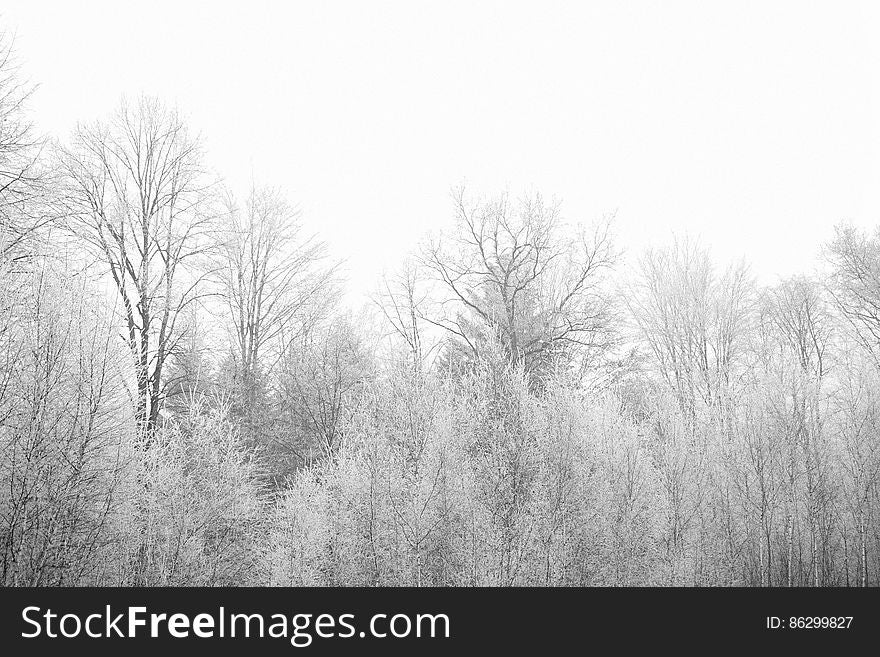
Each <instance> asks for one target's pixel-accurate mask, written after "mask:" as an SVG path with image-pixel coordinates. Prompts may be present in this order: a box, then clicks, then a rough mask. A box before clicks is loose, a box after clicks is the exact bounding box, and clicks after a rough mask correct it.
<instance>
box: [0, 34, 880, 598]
mask: <svg viewBox="0 0 880 657" xmlns="http://www.w3.org/2000/svg"><path fill="white" fill-rule="evenodd" d="M32 89H33V87H32V86H31V85H30V83H29V82H27V81H26V80H25V79H24V78H23V76H22V74H21V71H20V69H19V66H18V64H17V59H16V53H15V49H14V47H13V44H12V40H11V39H10V38H9V37H8V36H5V37H3V40H2V45H0V451H2V457H0V553H2V556H0V582H2V583H3V584H4V585H6V586H62V585H63V586H70V585H93V586H124V585H126V586H156V585H160V586H240V585H273V586H275V585H280V586H312V585H316V586H493V587H494V586H592V585H604V586H633V585H648V586H876V585H877V584H880V474H878V470H880V440H878V439H880V360H878V359H880V231H877V232H873V233H870V232H865V231H862V230H860V229H858V228H855V227H854V226H852V225H850V224H847V223H837V224H836V225H835V222H837V221H839V218H837V217H829V218H828V221H829V223H828V226H829V228H828V236H827V241H826V243H824V244H817V245H816V254H815V258H816V272H818V273H812V274H806V273H805V274H804V275H798V276H794V277H789V278H784V279H781V280H779V281H778V282H775V283H773V284H772V285H759V284H758V282H757V281H756V279H755V277H754V276H753V275H752V274H751V273H750V270H749V267H748V264H747V261H746V260H743V261H742V262H741V263H739V264H734V265H731V266H728V267H719V266H717V265H716V264H715V263H714V262H713V260H712V257H711V254H710V253H709V251H708V249H706V248H705V247H704V246H702V245H701V243H700V241H699V240H698V239H696V238H692V237H677V238H670V240H669V242H668V243H666V244H663V245H658V246H656V247H652V248H651V249H648V250H646V251H645V252H644V253H641V254H636V255H637V257H635V258H634V259H633V261H632V262H633V263H634V264H632V265H630V264H627V262H626V261H625V259H624V258H623V253H624V252H625V247H626V245H625V244H619V243H617V242H616V240H615V224H614V217H613V216H612V215H608V216H606V217H599V218H592V219H591V218H586V219H587V220H589V221H585V222H584V223H578V222H577V221H574V220H572V219H569V218H567V217H566V216H565V213H564V205H562V204H561V203H559V202H557V201H555V200H548V199H547V198H544V197H542V196H541V195H540V194H537V193H532V192H529V193H519V192H517V191H504V190H472V189H465V188H458V187H456V188H453V189H452V190H451V193H450V198H449V222H448V224H447V225H446V227H445V228H444V230H442V231H439V232H437V234H433V235H426V236H425V238H424V239H423V240H422V242H421V244H420V246H419V247H418V248H417V249H415V250H414V251H413V252H412V253H410V254H406V256H405V257H404V254H401V261H400V263H397V264H395V265H394V267H392V268H390V269H389V271H388V273H387V274H386V275H385V276H384V277H383V278H382V279H381V280H379V281H376V284H375V285H374V293H373V295H372V298H371V299H370V300H369V301H368V302H366V303H363V304H360V305H358V304H352V303H351V302H350V300H349V299H348V298H347V297H346V294H345V289H346V288H345V285H346V281H345V277H344V275H343V273H342V268H341V263H340V262H338V261H335V260H334V259H333V258H332V257H331V256H330V253H331V251H330V249H329V247H328V244H327V243H326V242H324V241H323V240H322V238H321V236H320V235H314V234H311V233H309V232H308V231H307V230H306V229H305V228H304V225H303V221H302V216H301V213H300V211H299V210H298V209H297V205H296V202H295V199H291V198H288V197H287V196H286V193H285V192H284V191H283V190H280V189H276V188H272V187H268V186H261V185H260V184H259V182H255V183H254V184H253V185H252V186H251V188H250V189H247V190H232V189H231V188H230V187H229V186H228V185H227V184H225V183H224V182H223V181H222V180H221V179H220V178H219V177H218V176H217V175H216V174H214V173H213V172H211V171H210V170H209V169H208V167H207V166H206V165H205V153H204V149H203V146H202V144H201V141H200V140H199V138H198V137H197V136H196V135H195V134H194V132H193V131H191V130H190V129H188V127H187V125H186V121H185V120H184V118H183V117H182V114H181V113H180V112H179V111H178V110H176V109H175V108H174V107H172V106H170V105H168V104H166V103H164V102H163V101H161V100H159V99H155V98H150V97H141V98H135V99H128V100H124V101H122V102H121V103H120V104H119V105H118V106H117V107H116V108H113V107H108V108H107V114H106V115H105V116H104V117H83V119H84V121H83V122H82V123H81V124H79V127H78V128H77V129H76V130H75V131H74V132H73V133H72V134H70V135H58V136H52V137H49V136H46V135H43V134H42V133H41V132H40V129H39V126H38V125H34V124H33V122H32V120H31V115H30V111H29V106H28V100H29V97H30V95H31V92H32ZM439 182H440V183H443V182H444V181H439ZM647 219H648V218H646V220H647ZM756 239H759V238H757V237H756ZM780 248H785V245H780ZM746 255H747V254H746Z"/></svg>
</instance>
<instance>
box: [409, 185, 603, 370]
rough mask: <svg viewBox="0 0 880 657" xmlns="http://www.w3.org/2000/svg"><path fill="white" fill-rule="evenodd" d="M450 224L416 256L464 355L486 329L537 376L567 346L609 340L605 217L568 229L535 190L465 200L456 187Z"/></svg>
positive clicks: (567, 351)
mask: <svg viewBox="0 0 880 657" xmlns="http://www.w3.org/2000/svg"><path fill="white" fill-rule="evenodd" d="M453 199H454V203H455V214H456V229H455V232H454V233H452V234H449V235H441V236H440V238H439V239H435V240H433V241H429V242H428V243H427V244H425V246H424V248H423V249H422V254H421V261H422V263H423V264H424V265H425V266H426V267H427V269H428V271H430V272H432V273H433V275H434V278H435V280H436V282H437V283H438V284H439V287H440V288H441V290H443V297H444V298H443V299H442V302H441V305H442V306H443V308H444V311H443V312H442V313H441V316H440V317H439V318H434V319H431V321H432V322H433V323H435V324H436V325H438V326H440V327H442V328H443V329H445V330H446V331H447V332H449V333H450V334H451V335H452V336H454V337H455V339H456V343H457V344H458V345H459V346H460V347H462V348H463V349H464V351H465V352H469V353H470V356H471V357H474V356H479V355H480V354H481V352H484V351H485V344H484V343H485V340H484V338H483V336H484V335H486V331H488V332H489V334H490V335H492V338H494V340H497V341H499V342H500V344H501V347H502V350H503V351H504V356H503V358H504V360H505V361H506V362H508V363H510V364H514V365H518V366H523V367H524V368H525V370H526V371H527V372H529V374H530V376H531V378H532V379H533V380H538V379H541V378H543V376H544V375H545V374H546V373H547V370H549V368H550V367H552V366H553V365H554V364H555V363H556V362H558V361H559V360H560V359H569V360H571V359H572V358H573V357H574V353H573V352H580V354H581V355H583V354H589V355H595V353H596V352H602V351H604V350H605V349H606V348H607V347H608V346H610V344H611V337H612V332H611V315H612V313H611V312H610V306H611V300H610V298H609V297H608V296H607V295H605V294H603V288H602V282H603V278H604V276H603V275H604V273H605V272H606V271H607V270H608V269H610V268H611V266H612V265H613V263H614V259H615V257H614V256H615V254H614V251H613V248H612V245H611V234H610V226H609V223H608V222H605V223H603V224H601V225H600V226H598V227H597V228H596V229H595V230H593V231H592V232H590V231H586V230H581V231H580V232H579V233H578V234H577V235H576V237H575V238H574V239H572V236H571V235H567V234H565V232H564V230H563V225H562V220H561V217H560V213H559V207H558V206H557V205H552V204H547V203H545V202H544V200H543V199H542V198H541V196H540V195H535V196H533V197H527V198H524V199H522V200H521V201H519V202H514V201H511V199H510V198H509V197H508V196H507V195H502V196H500V197H499V198H497V199H494V200H491V201H485V202H472V201H471V200H470V199H468V197H467V196H466V195H465V192H464V190H463V189H458V190H456V191H455V192H454V193H453Z"/></svg>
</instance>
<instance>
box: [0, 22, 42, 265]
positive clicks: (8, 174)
mask: <svg viewBox="0 0 880 657" xmlns="http://www.w3.org/2000/svg"><path fill="white" fill-rule="evenodd" d="M32 92H33V87H32V86H30V85H28V84H27V83H26V82H24V81H22V80H21V79H20V74H19V67H18V65H17V63H16V61H15V52H14V48H13V43H12V39H11V38H10V37H9V36H8V35H7V34H5V33H3V32H0V256H2V255H5V254H9V253H12V252H13V250H15V249H16V248H17V247H19V246H20V245H21V244H22V243H23V242H24V241H25V240H26V238H27V237H28V236H30V235H31V234H32V233H33V232H34V231H35V230H36V229H38V228H39V227H41V226H42V225H44V224H46V223H47V222H48V221H49V220H50V219H51V214H50V213H48V212H46V208H45V204H44V202H43V201H44V199H43V195H42V193H43V191H44V190H43V189H42V186H41V184H40V183H41V181H42V173H41V171H40V169H39V167H38V160H39V156H40V151H41V148H40V147H41V139H39V138H38V137H37V136H35V135H34V129H33V126H32V124H31V122H30V121H29V120H28V119H27V117H26V114H25V104H26V102H27V100H28V98H29V97H30V95H31V93H32Z"/></svg>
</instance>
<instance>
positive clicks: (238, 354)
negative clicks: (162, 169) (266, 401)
mask: <svg viewBox="0 0 880 657" xmlns="http://www.w3.org/2000/svg"><path fill="white" fill-rule="evenodd" d="M224 216H225V218H226V221H225V230H224V231H223V232H222V233H221V235H222V246H221V248H220V249H219V251H218V265H217V267H216V272H217V277H218V279H219V284H220V298H221V299H222V305H223V307H224V311H225V313H227V316H228V326H229V329H230V330H229V332H230V340H231V343H232V361H233V362H232V365H233V371H232V376H233V379H234V382H233V383H234V386H235V392H236V396H237V406H238V409H239V411H241V412H242V413H243V415H244V418H245V424H246V425H247V426H248V427H249V429H250V433H252V434H253V433H254V432H255V430H256V427H255V426H253V425H254V422H253V420H254V419H255V417H256V415H259V414H260V408H259V407H260V403H259V401H260V400H259V399H258V398H257V397H258V392H259V388H260V386H261V385H262V379H263V377H265V376H267V375H268V374H269V373H270V371H271V370H272V368H273V367H274V365H275V364H276V363H277V362H278V360H279V358H280V356H281V353H282V352H284V351H285V350H286V346H285V345H286V343H288V342H291V341H296V339H297V337H298V336H300V335H302V334H303V333H304V332H307V331H308V330H309V328H310V327H311V326H313V325H314V323H315V322H316V321H317V320H318V319H319V318H320V317H322V316H323V315H324V314H325V313H326V311H327V309H328V307H329V306H330V304H331V303H332V302H333V301H334V300H335V298H336V285H335V272H336V266H335V265H333V264H330V263H329V262H328V259H327V258H328V255H327V245H326V244H325V243H324V242H322V241H320V240H319V239H317V238H316V237H315V236H313V235H307V234H305V232H304V230H303V227H302V223H301V220H300V214H299V211H298V210H297V209H296V208H294V207H293V206H291V205H290V204H289V203H288V202H287V200H285V198H284V197H283V196H282V195H281V193H280V192H279V191H277V190H274V189H270V188H265V187H260V188H258V187H253V188H252V189H251V192H250V194H249V195H248V197H247V200H246V201H245V204H244V207H243V208H242V207H240V206H239V205H238V204H237V203H236V201H235V199H234V198H233V197H232V195H231V194H229V195H227V198H226V212H225V215H224Z"/></svg>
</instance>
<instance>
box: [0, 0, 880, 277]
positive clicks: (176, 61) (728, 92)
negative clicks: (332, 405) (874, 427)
mask: <svg viewBox="0 0 880 657" xmlns="http://www.w3.org/2000/svg"><path fill="white" fill-rule="evenodd" d="M588 5H589V6H588ZM878 5H880V3H877V2H865V3H857V2H851V3H847V2H839V1H837V2H828V3H821V2H812V1H811V2H768V1H763V2H745V1H743V0H737V2H727V3H718V2H671V1H664V2H659V1H658V2H620V1H618V2H602V3H599V2H594V3H587V2H568V3H552V2H547V1H546V0H542V1H541V2H537V1H535V2H529V3H525V2H509V1H508V2H475V1H474V0H471V1H469V2H451V1H449V0H444V1H442V2H419V1H416V0H408V1H399V2H377V1H376V0H371V1H369V2H366V1H361V2H329V1H326V0H325V1H320V2H317V1H316V2H296V1H287V2H281V1H277V2H267V3H261V2H254V1H252V0H251V1H248V2H235V3H232V2H220V1H217V0H214V1H212V2H204V3H196V2H184V1H182V0H177V1H176V2H155V1H152V0H151V1H150V2H139V3H133V2H120V1H119V0H116V1H113V2H94V1H91V2H72V1H70V0H68V1H67V2H47V1H45V0H41V1H39V2H34V1H33V0H4V2H3V4H2V8H0V14H2V16H0V20H2V22H3V28H4V29H6V30H7V31H11V32H13V33H14V34H15V35H16V45H17V51H18V55H19V59H20V60H21V62H22V64H23V68H24V72H25V73H26V75H27V77H29V78H30V79H31V80H32V81H33V82H36V83H39V85H40V86H39V89H38V91H37V93H36V95H35V96H34V97H33V102H32V109H33V111H34V117H35V120H36V122H37V123H38V125H39V126H40V128H41V129H42V130H43V131H44V132H46V133H48V134H50V135H54V136H61V137H64V136H65V135H68V134H69V133H70V131H71V129H72V128H73V127H74V125H75V124H76V122H77V121H80V120H92V119H95V118H98V117H102V116H106V115H107V114H108V113H109V112H110V111H111V110H112V109H113V108H115V106H116V105H117V104H118V102H119V99H120V97H121V95H122V94H123V93H125V94H128V95H136V94H139V93H142V92H145V93H148V94H154V95H157V96H159V97H161V98H162V99H164V100H166V101H167V102H169V103H172V104H176V105H177V106H178V107H179V108H180V109H181V110H182V111H183V113H184V114H185V115H186V116H187V117H188V119H189V123H190V125H191V126H192V127H193V128H194V129H195V130H197V131H198V132H200V133H201V134H202V135H203V137H204V139H205V142H206V146H207V149H208V154H209V163H210V164H211V165H212V166H213V167H214V168H216V169H217V171H218V172H219V173H221V174H222V175H223V176H224V177H225V178H226V179H227V180H229V181H230V183H231V184H232V185H233V187H235V188H237V189H238V190H239V191H243V190H246V188H247V186H248V184H249V180H250V179H251V174H252V173H253V175H254V176H255V177H256V179H257V180H258V181H263V182H266V183H269V184H273V185H278V186H282V187H283V188H284V189H285V190H286V191H287V193H288V195H289V197H290V198H291V200H293V201H295V202H298V203H299V204H300V205H301V207H302V208H303V210H304V212H305V217H306V219H307V220H308V222H309V225H310V226H312V227H313V228H315V229H318V230H320V232H321V233H322V235H323V236H324V237H325V238H326V239H327V240H328V241H329V242H330V243H331V245H332V247H333V249H334V252H335V253H336V254H338V255H339V256H342V257H346V258H348V261H349V271H350V275H351V277H352V287H353V288H354V290H356V291H363V290H368V289H370V288H372V286H373V284H374V281H375V279H376V277H377V276H378V274H379V272H380V271H381V270H382V268H383V266H388V267H393V266H394V264H395V263H397V262H398V261H399V260H400V258H401V257H402V256H403V255H404V254H405V253H406V252H407V251H408V250H410V249H411V248H412V247H413V246H414V244H415V243H416V242H417V241H418V239H419V237H420V236H421V235H422V234H424V233H425V231H427V230H432V229H437V228H440V227H442V226H443V225H445V224H448V222H449V221H450V219H451V204H450V200H449V190H450V188H451V187H452V186H453V185H456V184H459V183H462V182H465V183H467V185H468V187H469V188H470V189H472V190H473V191H474V192H478V193H485V194H491V193H494V192H497V191H499V190H501V189H505V188H506V189H509V190H510V191H511V192H512V193H513V194H518V193H519V192H521V191H522V190H525V189H531V190H538V191H541V192H542V193H544V194H545V195H546V196H550V197H553V196H555V197H557V198H559V199H560V200H562V202H563V211H564V215H565V216H566V217H567V218H569V219H572V220H585V221H591V220H594V219H596V218H598V217H600V216H601V215H603V214H604V213H608V212H613V211H616V212H617V230H616V232H617V235H618V241H619V242H620V244H621V245H622V246H625V247H626V248H627V249H628V250H629V251H630V252H631V253H632V252H637V251H639V250H640V249H642V248H644V246H645V245H646V244H649V243H659V242H662V241H663V240H666V239H668V238H669V236H670V234H671V232H672V231H677V232H685V231H687V232H689V233H691V234H694V235H700V236H701V238H702V239H703V241H704V242H705V243H706V244H708V245H709V246H710V247H711V248H712V250H713V252H714V254H715V255H716V258H717V259H718V260H720V261H724V260H727V259H731V258H734V257H736V256H739V255H745V256H746V257H747V258H748V260H749V261H750V262H751V263H752V266H753V270H754V272H755V273H756V274H757V275H758V276H759V278H760V279H762V280H764V281H765V282H770V281H772V280H773V279H774V277H775V275H776V274H783V275H785V274H790V273H794V272H797V271H803V270H808V269H809V268H811V267H812V264H813V262H814V261H815V256H816V253H817V249H818V247H819V245H820V244H821V243H822V242H824V241H826V240H827V239H828V237H829V236H830V234H831V228H832V226H833V224H834V223H835V222H837V221H838V220H840V219H849V220H851V221H853V222H855V223H857V224H860V225H864V226H873V225H874V224H876V223H880V148H878V139H880V112H878V110H880V37H878V35H880V7H878Z"/></svg>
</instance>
